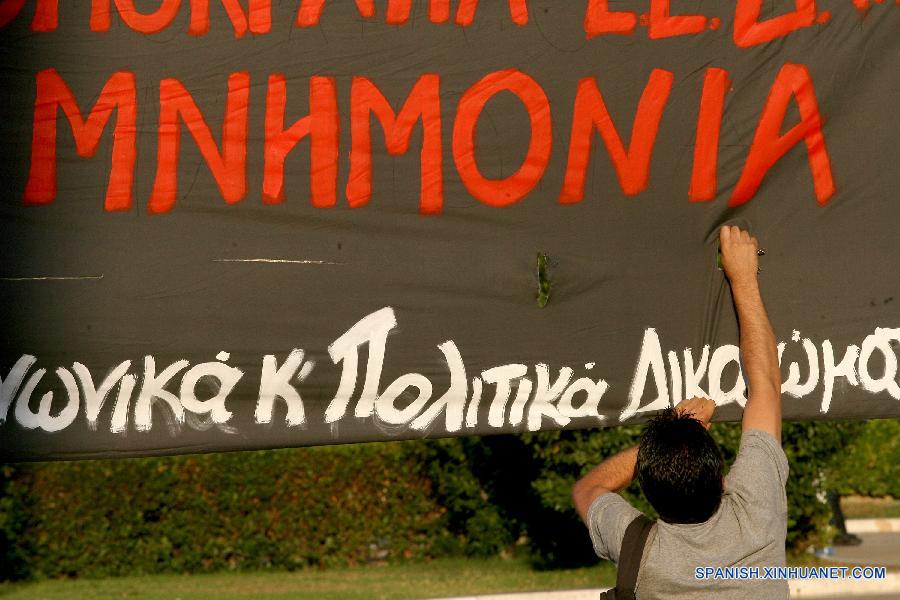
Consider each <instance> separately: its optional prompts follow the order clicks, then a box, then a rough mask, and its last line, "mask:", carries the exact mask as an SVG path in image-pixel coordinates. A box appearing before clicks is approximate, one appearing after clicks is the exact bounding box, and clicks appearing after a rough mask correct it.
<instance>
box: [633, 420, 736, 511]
mask: <svg viewBox="0 0 900 600" xmlns="http://www.w3.org/2000/svg"><path fill="white" fill-rule="evenodd" d="M724 462H725V461H724V459H723V458H722V451H721V450H719V446H718V445H717V444H716V442H715V440H714V439H713V438H712V436H711V435H710V434H709V432H708V431H707V430H706V428H705V427H703V425H702V424H701V423H700V421H698V420H697V419H695V418H694V417H693V416H692V415H690V414H686V415H683V414H680V413H678V412H676V411H675V409H672V408H669V409H666V410H665V411H663V412H662V413H661V414H659V415H658V416H656V417H654V418H653V419H651V420H650V422H649V423H648V424H647V428H646V429H645V430H644V434H643V435H642V436H641V445H640V448H639V449H638V457H637V467H636V471H637V479H638V481H640V483H641V489H643V490H644V495H645V496H646V497H647V500H649V501H650V504H651V505H653V508H655V509H656V512H657V513H659V516H660V518H661V519H662V520H663V521H665V522H667V523H702V522H704V521H706V520H708V519H709V518H710V517H711V516H713V514H715V512H716V510H718V508H719V503H720V502H721V501H722V473H723V471H724Z"/></svg>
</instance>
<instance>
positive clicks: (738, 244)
mask: <svg viewBox="0 0 900 600" xmlns="http://www.w3.org/2000/svg"><path fill="white" fill-rule="evenodd" d="M719 243H720V246H721V249H722V266H723V268H724V269H725V275H726V276H727V277H728V281H729V282H730V283H731V294H732V296H733V297H734V305H735V308H736V309H737V315H738V324H739V325H740V335H741V342H740V343H741V357H742V362H743V370H744V374H745V375H746V377H747V383H748V387H749V394H748V399H747V406H745V407H744V420H743V429H744V431H746V430H748V429H761V430H762V431H766V432H768V433H770V434H772V436H773V437H774V438H775V439H776V440H779V441H780V440H781V371H780V369H779V366H778V351H777V349H776V346H775V334H774V333H773V332H772V325H771V323H769V317H768V315H766V309H765V307H764V306H763V301H762V296H761V295H760V292H759V281H758V279H757V273H758V265H759V263H758V261H759V258H758V256H757V251H758V250H759V246H758V244H757V241H756V238H754V237H751V236H750V234H749V233H747V232H746V231H741V230H740V229H738V228H737V227H730V226H725V227H722V229H721V230H719Z"/></svg>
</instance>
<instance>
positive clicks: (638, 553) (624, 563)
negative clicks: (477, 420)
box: [601, 515, 653, 600]
mask: <svg viewBox="0 0 900 600" xmlns="http://www.w3.org/2000/svg"><path fill="white" fill-rule="evenodd" d="M651 527H653V521H651V520H650V519H648V518H647V517H645V516H644V515H638V516H637V517H635V519H634V521H632V522H631V523H629V524H628V528H627V529H625V537H623V538H622V548H621V550H620V551H619V564H618V571H617V572H616V587H615V588H614V589H612V590H609V591H608V592H606V593H604V594H603V595H602V596H601V598H603V599H609V600H613V599H615V600H633V599H634V589H635V586H636V585H637V578H638V571H639V570H640V568H641V557H642V556H643V555H644V545H645V544H646V543H647V535H649V533H650V528H651Z"/></svg>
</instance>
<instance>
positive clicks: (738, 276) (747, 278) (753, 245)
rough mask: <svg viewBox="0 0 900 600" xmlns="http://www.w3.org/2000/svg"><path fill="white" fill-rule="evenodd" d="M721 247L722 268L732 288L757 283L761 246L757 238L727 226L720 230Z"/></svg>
mask: <svg viewBox="0 0 900 600" xmlns="http://www.w3.org/2000/svg"><path fill="white" fill-rule="evenodd" d="M719 247H720V248H721V249H722V267H723V268H724V269H725V275H726V276H727V277H728V280H729V281H731V285H732V286H734V285H740V284H744V283H750V282H755V281H756V274H757V273H758V272H759V256H758V254H757V252H758V251H759V244H758V243H757V241H756V238H755V237H751V236H750V234H749V233H747V232H746V231H742V230H740V229H738V228H737V227H731V226H728V225H726V226H724V227H722V229H720V230H719Z"/></svg>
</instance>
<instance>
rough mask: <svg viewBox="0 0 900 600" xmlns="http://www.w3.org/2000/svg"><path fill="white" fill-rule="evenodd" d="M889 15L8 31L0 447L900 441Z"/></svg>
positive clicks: (551, 8) (4, 6)
mask: <svg viewBox="0 0 900 600" xmlns="http://www.w3.org/2000/svg"><path fill="white" fill-rule="evenodd" d="M898 18H900V10H898V3H897V2H895V1H893V0H885V1H881V2H879V1H873V2H869V1H867V0H819V1H816V0H792V1H787V0H765V1H763V0H733V1H731V2H721V1H713V0H692V1H676V2H670V1H669V0H619V1H615V0H610V1H607V0H490V1H488V0H483V1H481V2H479V1H478V0H452V1H451V0H430V1H427V0H292V1H278V2H274V1H272V0H84V1H80V2H58V0H27V1H26V0H0V26H2V28H0V43H2V48H3V55H4V58H5V60H4V61H3V65H2V66H0V77H2V101H0V127H2V132H3V142H4V143H3V145H2V147H0V165H2V166H0V169H2V171H0V173H2V178H3V183H4V186H3V187H4V190H3V193H2V199H3V201H2V208H0V210H2V231H0V239H2V244H3V254H2V256H3V260H2V265H0V298H2V300H0V302H2V315H3V322H4V335H3V345H2V351H0V378H2V387H0V447H2V457H3V459H5V460H36V459H37V460H45V459H69V458H90V457H110V456H138V455H150V454H167V453H184V452H199V451H202V452H206V451H221V450H237V449H252V448H267V447H283V446H303V445H313V444H330V443H344V442H358V441H367V440H388V439H405V438H418V437H439V436H448V435H471V434H488V433H497V432H518V431H535V430H539V429H552V428H585V427H608V426H616V425H619V424H626V423H635V422H640V421H641V420H642V419H645V418H647V417H648V416H649V415H652V414H653V413H654V412H656V411H658V410H659V409H661V408H664V407H667V406H670V405H672V404H673V403H674V402H676V401H678V400H680V399H681V398H684V397H690V396H693V395H705V396H709V397H712V398H713V399H715V400H716V402H717V404H719V405H720V407H721V408H720V409H719V411H718V418H722V419H736V418H739V416H740V414H741V406H742V405H743V404H744V402H745V398H746V396H745V394H746V383H745V381H744V378H743V377H742V375H741V369H740V357H739V352H738V347H737V342H738V330H737V323H736V318H735V314H734V310H733V308H732V304H731V296H730V291H729V288H728V285H727V282H726V280H725V278H724V276H723V273H722V271H721V270H719V269H718V268H717V233H718V228H719V226H721V225H722V224H725V223H729V224H735V225H740V226H743V227H745V228H749V229H750V231H751V232H752V233H753V234H754V235H755V236H757V237H758V238H759V240H760V243H761V245H762V246H763V247H764V248H765V251H766V254H765V256H764V257H762V258H761V265H762V267H761V268H762V272H761V273H760V280H761V287H762V290H763V295H764V298H765V300H766V303H767V306H768V309H769V312H770V316H771V318H772V321H773V324H774V327H775V330H776V335H777V337H778V339H779V341H780V343H779V354H780V357H781V366H782V372H783V376H784V384H783V390H784V412H785V415H786V417H787V418H791V419H820V418H828V419H831V418H834V419H842V418H868V417H891V416H898V415H900V379H898V354H900V244H898V231H900V205H898V201H900V197H898V191H900V163H898V159H897V156H898V150H897V145H898V142H900V119H898V107H900V35H898V33H900V32H898Z"/></svg>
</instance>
